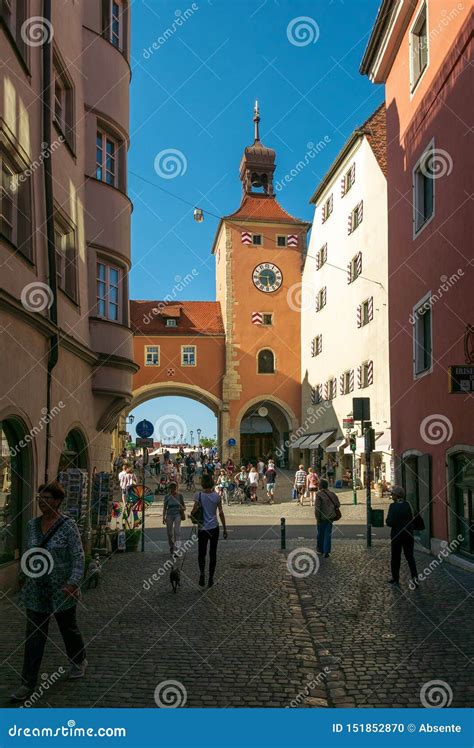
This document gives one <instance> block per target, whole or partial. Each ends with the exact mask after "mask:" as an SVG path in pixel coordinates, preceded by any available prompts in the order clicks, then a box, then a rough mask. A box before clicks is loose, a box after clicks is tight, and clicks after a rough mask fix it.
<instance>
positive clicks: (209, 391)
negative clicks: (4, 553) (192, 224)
mask: <svg viewBox="0 0 474 748" xmlns="http://www.w3.org/2000/svg"><path fill="white" fill-rule="evenodd" d="M259 121H260V115H259V111H258V107H257V105H256V108H255V116H254V124H255V138H254V143H253V145H251V146H249V147H247V148H246V149H245V151H244V154H243V156H242V160H241V163H240V178H241V181H242V186H243V196H242V202H241V204H240V207H239V208H238V210H237V211H235V212H234V213H232V214H230V215H227V216H224V217H223V218H222V219H221V220H220V222H219V225H218V227H217V232H216V236H215V240H214V244H213V246H212V253H213V255H214V257H215V262H216V299H217V300H216V301H177V300H176V299H177V295H178V294H177V293H176V295H175V294H174V293H173V295H171V294H170V296H169V297H168V298H167V299H165V300H164V301H132V302H130V306H131V313H130V318H131V325H132V329H133V332H134V348H135V362H136V363H137V364H138V365H139V366H140V370H139V371H138V372H137V374H135V376H134V397H133V401H132V402H131V404H130V405H129V407H128V412H129V411H130V410H131V409H132V408H133V407H135V406H136V405H139V404H140V403H143V402H145V401H146V400H149V399H151V398H153V397H157V396H160V395H184V396H186V397H191V398H193V399H194V400H198V401H200V402H202V403H203V404H204V405H207V406H208V407H209V408H211V410H212V411H213V412H214V413H215V414H216V416H217V418H218V439H219V449H220V453H221V455H223V456H224V457H227V456H231V457H232V458H233V459H234V461H237V460H239V459H240V458H241V457H242V458H247V459H254V458H256V457H258V456H260V455H261V454H263V455H269V454H272V455H273V456H275V457H276V458H277V459H278V460H279V462H280V464H286V465H288V464H291V463H292V462H293V460H292V458H291V452H292V450H289V448H288V447H289V445H290V444H291V435H292V433H293V432H294V431H296V430H297V429H298V426H299V421H300V413H301V364H300V305H299V303H298V298H299V297H300V296H301V267H302V259H303V257H304V254H305V251H306V233H307V231H308V229H309V224H308V223H305V222H304V221H300V220H298V219H297V218H294V217H293V216H291V215H290V214H289V213H287V212H286V211H285V210H284V209H283V208H282V207H281V205H280V204H279V203H278V202H277V200H276V199H275V195H274V193H273V172H274V170H275V151H273V150H272V149H271V148H266V147H265V146H264V145H263V144H262V143H261V141H260V136H259ZM187 277H188V276H185V278H184V281H183V282H182V283H181V286H182V287H185V286H186V285H187V283H186V282H185V281H186V278H187ZM189 277H191V274H190V276H189ZM182 280H183V279H182Z"/></svg>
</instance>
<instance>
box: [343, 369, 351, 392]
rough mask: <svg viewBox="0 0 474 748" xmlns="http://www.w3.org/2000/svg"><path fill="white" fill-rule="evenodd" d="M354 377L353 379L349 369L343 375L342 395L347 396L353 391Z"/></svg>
mask: <svg viewBox="0 0 474 748" xmlns="http://www.w3.org/2000/svg"><path fill="white" fill-rule="evenodd" d="M351 385H352V377H351V370H350V369H348V370H347V371H345V372H344V374H343V375H342V393H343V394H344V395H347V394H348V393H349V392H351V390H352V386H351Z"/></svg>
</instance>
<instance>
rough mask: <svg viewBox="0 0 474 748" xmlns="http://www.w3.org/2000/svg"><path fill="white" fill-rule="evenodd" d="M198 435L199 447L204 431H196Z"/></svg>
mask: <svg viewBox="0 0 474 748" xmlns="http://www.w3.org/2000/svg"><path fill="white" fill-rule="evenodd" d="M196 432H197V435H198V447H199V446H200V445H201V434H202V429H196Z"/></svg>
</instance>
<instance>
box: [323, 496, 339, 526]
mask: <svg viewBox="0 0 474 748" xmlns="http://www.w3.org/2000/svg"><path fill="white" fill-rule="evenodd" d="M323 491H324V493H325V494H326V496H327V497H328V499H329V501H330V502H331V504H332V505H333V507H334V519H332V520H331V522H339V520H340V519H341V517H342V514H341V510H340V509H339V507H338V506H336V505H335V503H334V501H333V500H332V498H331V496H330V495H329V494H328V492H327V491H326V490H325V489H323Z"/></svg>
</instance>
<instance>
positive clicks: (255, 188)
mask: <svg viewBox="0 0 474 748" xmlns="http://www.w3.org/2000/svg"><path fill="white" fill-rule="evenodd" d="M253 121H254V126H255V135H254V141H253V145H249V146H247V148H246V149H245V150H244V153H243V156H242V160H241V162H240V179H241V181H242V185H243V188H244V193H247V194H252V193H255V194H259V193H261V192H263V193H264V194H265V195H273V172H274V171H275V156H276V153H275V151H274V150H273V148H267V147H266V146H264V145H263V143H262V142H261V141H260V133H259V123H260V110H259V108H258V101H256V102H255V108H254V115H253Z"/></svg>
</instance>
